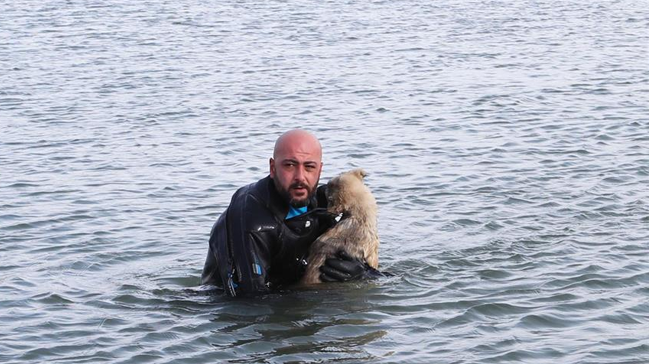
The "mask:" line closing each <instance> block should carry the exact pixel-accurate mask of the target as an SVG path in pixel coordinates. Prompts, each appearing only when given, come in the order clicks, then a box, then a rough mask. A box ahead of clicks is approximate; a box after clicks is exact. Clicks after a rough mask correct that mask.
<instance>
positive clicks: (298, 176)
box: [293, 166, 306, 182]
mask: <svg viewBox="0 0 649 364" xmlns="http://www.w3.org/2000/svg"><path fill="white" fill-rule="evenodd" d="M305 175H306V173H305V171H304V167H302V166H298V167H297V168H296V169H295V174H294V175H293V179H295V181H300V182H303V181H304V177H305Z"/></svg>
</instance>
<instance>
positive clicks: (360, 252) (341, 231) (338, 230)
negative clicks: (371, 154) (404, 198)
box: [302, 169, 379, 284]
mask: <svg viewBox="0 0 649 364" xmlns="http://www.w3.org/2000/svg"><path fill="white" fill-rule="evenodd" d="M365 176H366V174H365V171H363V170H362V169H354V170H351V171H349V172H345V173H342V174H340V175H338V176H337V177H335V178H333V179H332V180H331V181H329V183H328V184H327V200H328V205H329V207H328V211H329V212H331V213H333V214H336V215H338V214H341V213H342V214H343V218H342V220H340V222H339V223H338V224H336V225H335V226H334V227H333V228H331V229H329V230H328V231H327V232H325V233H324V234H322V235H321V236H320V237H319V238H318V239H317V240H316V241H315V242H314V243H313V245H312V246H311V250H310V252H309V258H308V259H307V261H308V262H309V265H308V266H307V270H306V273H305V275H304V277H303V278H302V283H303V284H314V283H320V282H321V281H320V267H321V266H322V265H323V264H324V261H325V259H327V258H328V257H331V256H334V255H335V254H336V253H337V252H338V251H339V250H341V249H344V250H346V251H347V253H349V255H351V256H352V257H356V258H361V259H364V260H365V261H366V262H367V263H368V264H369V265H370V266H371V267H373V268H378V266H379V235H378V231H377V225H376V218H377V213H378V208H377V206H376V200H375V199H374V196H372V193H371V192H370V190H369V188H367V186H366V185H365V184H364V183H363V178H364V177H365Z"/></svg>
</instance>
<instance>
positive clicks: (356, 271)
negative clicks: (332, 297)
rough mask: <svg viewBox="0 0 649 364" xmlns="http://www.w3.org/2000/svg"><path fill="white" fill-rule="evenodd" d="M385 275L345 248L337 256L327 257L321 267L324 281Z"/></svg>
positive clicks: (321, 278)
mask: <svg viewBox="0 0 649 364" xmlns="http://www.w3.org/2000/svg"><path fill="white" fill-rule="evenodd" d="M384 276H385V275H384V274H383V273H381V272H379V271H378V270H376V269H374V268H372V267H370V266H369V265H368V264H367V263H366V262H364V261H362V260H360V259H357V258H354V257H352V256H350V255H349V254H347V252H346V251H344V250H339V251H338V253H336V256H334V257H331V258H327V260H325V264H324V265H323V266H322V267H320V280H321V281H323V282H348V281H356V280H362V279H363V280H364V279H376V278H379V277H384Z"/></svg>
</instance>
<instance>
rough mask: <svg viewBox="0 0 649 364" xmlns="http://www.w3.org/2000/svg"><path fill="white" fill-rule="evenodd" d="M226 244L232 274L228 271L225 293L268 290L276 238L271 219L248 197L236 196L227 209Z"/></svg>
mask: <svg viewBox="0 0 649 364" xmlns="http://www.w3.org/2000/svg"><path fill="white" fill-rule="evenodd" d="M227 227H228V228H227V243H228V247H229V253H230V257H231V261H232V264H231V267H232V271H231V272H228V273H229V277H223V276H222V277H223V279H224V280H226V279H228V278H229V279H230V282H226V283H228V284H231V285H233V288H234V289H233V290H232V291H231V290H228V293H229V294H230V295H232V296H235V295H250V294H259V293H266V292H268V291H270V286H269V277H268V271H269V269H270V262H271V256H272V250H273V247H272V246H271V245H272V244H275V242H276V240H277V238H276V234H277V232H276V228H277V225H276V223H275V222H274V218H273V216H272V215H271V214H270V213H269V212H268V210H267V209H266V208H265V207H264V206H262V204H261V203H260V202H259V201H258V200H257V199H256V198H255V197H254V196H253V195H251V194H245V195H243V196H240V200H239V201H237V203H232V204H231V205H230V207H229V208H228V216H227Z"/></svg>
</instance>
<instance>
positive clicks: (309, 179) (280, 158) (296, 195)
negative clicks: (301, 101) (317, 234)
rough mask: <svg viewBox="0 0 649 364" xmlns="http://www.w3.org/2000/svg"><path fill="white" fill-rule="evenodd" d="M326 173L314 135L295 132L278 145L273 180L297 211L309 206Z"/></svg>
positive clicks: (274, 155)
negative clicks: (321, 173)
mask: <svg viewBox="0 0 649 364" xmlns="http://www.w3.org/2000/svg"><path fill="white" fill-rule="evenodd" d="M321 171H322V147H321V146H320V142H319V141H318V139H317V138H316V137H315V136H314V135H313V134H311V133H309V132H307V131H304V130H300V129H295V130H290V131H287V132H286V133H284V134H282V135H281V136H280V137H279V138H278V139H277V141H276V142H275V150H274V151H273V158H271V159H270V178H272V179H273V181H274V182H275V187H276V188H277V191H278V192H279V194H280V195H282V197H284V198H285V199H286V201H287V202H288V203H290V204H291V205H292V206H293V207H302V206H306V205H307V204H308V203H309V198H310V197H311V196H313V195H314V194H315V192H316V188H317V187H318V181H319V180H320V172H321Z"/></svg>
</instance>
